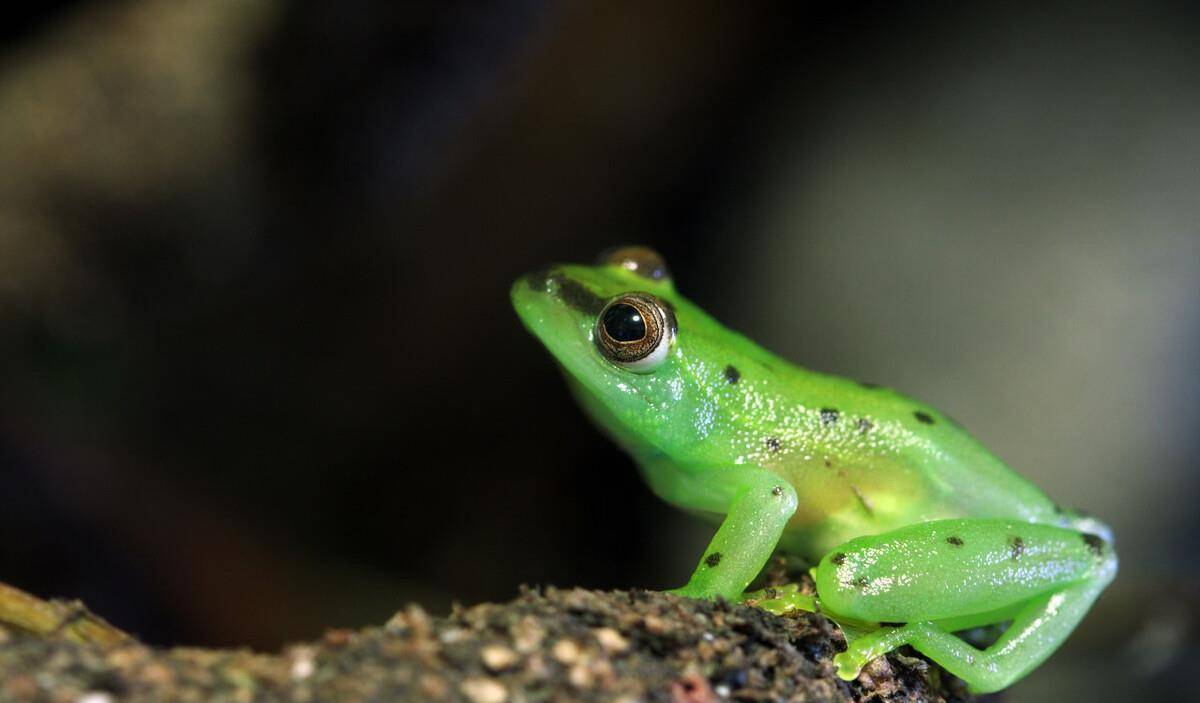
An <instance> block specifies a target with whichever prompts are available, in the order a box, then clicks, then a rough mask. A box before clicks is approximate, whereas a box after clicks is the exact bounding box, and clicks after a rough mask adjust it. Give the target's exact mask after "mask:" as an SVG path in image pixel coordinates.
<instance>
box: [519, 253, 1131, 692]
mask: <svg viewBox="0 0 1200 703" xmlns="http://www.w3.org/2000/svg"><path fill="white" fill-rule="evenodd" d="M628 292H642V293H647V294H650V295H652V296H655V297H657V298H658V299H659V300H661V301H665V302H666V303H668V304H669V305H670V306H672V307H673V308H674V312H675V316H676V319H677V321H678V327H677V328H678V333H677V335H676V336H675V338H674V343H673V345H672V346H671V348H670V351H669V352H668V355H667V358H666V360H665V361H664V362H663V363H662V364H661V365H659V366H657V367H656V368H654V369H653V370H652V371H649V372H635V371H631V370H629V369H627V368H624V367H622V366H619V365H617V364H615V363H613V362H612V361H610V360H609V359H608V358H607V357H606V356H605V355H604V354H603V353H602V351H601V350H600V348H599V347H598V346H597V344H596V342H595V335H596V325H597V316H598V315H599V312H600V307H601V306H603V305H604V304H605V303H606V302H607V301H609V300H611V299H612V298H614V297H615V296H618V295H620V294H624V293H628ZM512 300H513V304H514V307H515V308H516V310H517V313H518V315H519V316H520V318H521V320H522V321H523V323H524V324H525V326H526V327H527V328H528V329H529V330H530V331H531V332H532V333H533V334H534V335H535V336H536V337H537V338H538V339H539V340H540V341H541V342H542V343H543V344H544V345H545V346H546V348H547V349H548V350H549V351H550V353H551V354H552V355H553V356H554V358H555V359H556V360H557V361H558V363H559V365H560V366H561V367H562V369H563V372H564V375H565V376H566V378H567V381H568V384H569V385H570V387H571V389H572V391H573V392H574V394H575V396H576V398H577V399H578V401H579V403H580V404H581V405H582V407H583V408H584V409H585V411H586V412H587V413H588V414H589V415H590V416H591V417H592V419H593V420H594V421H595V422H596V423H597V424H598V425H599V426H600V427H601V428H602V429H603V430H605V431H606V432H607V433H608V434H609V435H610V436H611V437H612V438H613V439H614V440H615V441H616V442H618V443H619V444H620V445H621V446H622V447H623V448H624V449H625V450H626V451H627V452H628V453H629V454H630V455H632V456H633V458H634V459H635V461H636V462H637V464H638V466H639V468H640V469H641V472H642V475H643V477H644V478H645V480H646V482H647V483H648V484H649V486H650V487H651V489H652V490H653V491H654V492H655V493H656V494H657V495H658V496H659V497H661V498H662V499H663V500H666V501H667V502H669V503H671V504H673V505H676V506H678V507H680V508H682V509H685V510H688V511H690V512H694V513H698V514H701V515H706V516H710V517H712V518H713V519H714V520H715V521H717V522H719V523H720V527H719V528H718V529H717V532H716V535H715V536H714V537H713V539H712V541H711V543H710V544H709V546H708V549H706V550H705V552H704V555H703V556H702V557H701V559H700V563H699V565H698V566H697V567H696V570H695V572H694V573H693V574H692V576H691V578H690V579H689V580H688V582H687V584H686V585H684V586H683V587H682V588H679V589H676V590H675V591H673V592H674V593H677V594H678V595H681V596H688V597H694V598H716V597H721V598H725V599H728V600H742V599H746V598H747V597H748V596H749V595H750V594H747V593H746V592H745V590H746V587H747V586H748V585H749V584H750V582H751V581H752V580H753V579H754V578H756V576H757V575H758V574H759V572H760V571H761V570H762V568H763V566H764V564H765V563H766V561H767V560H768V558H769V557H770V556H771V554H772V553H773V551H774V550H775V549H776V548H777V547H778V548H780V549H782V550H783V551H785V552H788V553H791V554H795V555H798V556H800V557H802V558H804V559H806V560H807V561H808V562H809V563H811V564H816V566H815V567H814V568H813V576H814V579H815V583H816V591H817V595H816V597H815V598H814V597H813V596H806V595H803V594H800V593H798V592H797V591H796V589H795V588H791V589H788V590H786V591H785V592H784V593H782V594H771V596H772V597H768V598H767V599H765V600H763V601H760V602H759V603H758V604H759V605H760V606H763V607H766V608H767V609H769V610H772V611H774V612H779V613H782V612H786V611H788V610H793V609H803V610H818V609H819V611H820V612H821V613H823V614H825V615H827V616H828V617H830V618H831V619H832V620H834V621H835V622H837V623H838V624H839V625H841V626H842V629H843V631H844V632H845V633H846V637H847V643H848V649H847V651H845V652H843V653H841V654H839V655H838V656H837V657H836V659H835V662H836V664H837V666H838V673H839V675H841V676H842V677H843V678H845V679H848V680H849V679H853V678H854V677H856V676H857V675H858V673H859V671H860V670H861V668H862V667H863V666H864V665H865V664H866V663H867V662H869V661H870V660H871V659H873V658H875V657H878V656H881V655H883V654H886V653H887V652H889V651H891V650H893V649H896V648H898V647H900V646H902V645H905V644H908V645H910V646H912V647H913V648H915V649H917V650H918V651H920V652H922V653H923V654H925V655H926V656H927V657H929V658H930V659H932V660H934V661H936V662H937V663H938V664H940V665H942V666H943V667H944V668H945V669H947V670H948V671H950V672H951V673H953V674H955V675H956V676H958V677H960V678H962V679H963V680H964V681H966V682H967V684H968V685H969V686H970V687H971V689H972V690H974V691H976V692H980V693H985V692H990V691H996V690H999V689H1001V688H1004V687H1006V686H1008V685H1009V684H1011V683H1012V682H1014V681H1016V680H1018V679H1020V678H1021V677H1023V676H1024V675H1025V674H1027V673H1029V672H1030V671H1031V670H1032V669H1033V668H1034V667H1036V666H1037V665H1038V664H1040V663H1041V662H1042V661H1043V660H1044V659H1045V658H1046V657H1048V656H1049V655H1050V654H1051V653H1052V652H1053V651H1054V650H1055V649H1057V648H1058V646H1059V645H1060V644H1062V642H1063V641H1064V640H1065V639H1066V637H1067V636H1068V635H1069V634H1070V633H1071V631H1072V630H1073V629H1074V628H1075V626H1076V624H1077V623H1078V622H1079V621H1080V619H1082V617H1083V616H1084V614H1085V613H1086V612H1087V611H1088V609H1089V608H1090V607H1091V604H1092V602H1093V601H1094V600H1095V599H1096V597H1097V596H1098V595H1099V594H1100V592H1101V591H1103V590H1104V588H1105V587H1106V586H1107V585H1108V584H1109V583H1110V582H1111V581H1112V579H1113V577H1114V576H1115V575H1116V571H1117V557H1116V553H1115V551H1114V550H1113V548H1112V538H1111V532H1110V531H1109V530H1108V528H1107V527H1106V526H1105V525H1104V524H1103V523H1100V522H1099V521H1097V520H1095V519H1093V518H1090V517H1084V516H1081V515H1078V514H1075V513H1072V512H1069V511H1066V510H1064V509H1062V508H1060V507H1058V506H1057V505H1056V504H1055V503H1054V502H1053V501H1051V500H1050V499H1049V498H1047V497H1046V496H1045V494H1043V493H1042V492H1041V491H1040V490H1039V489H1038V488H1037V487H1035V486H1033V485H1032V484H1031V483H1029V482H1028V481H1026V480H1025V479H1023V478H1022V477H1020V476H1018V475H1017V474H1016V473H1014V472H1013V471H1012V470H1011V469H1009V468H1008V467H1007V466H1005V465H1004V463H1003V462H1001V461H1000V460H999V459H998V458H996V457H995V456H994V455H993V454H992V453H990V452H989V451H988V450H987V449H986V448H984V447H983V446H982V445H981V444H980V443H979V442H978V441H976V440H975V439H974V438H972V437H971V436H970V435H969V434H968V433H967V432H966V431H965V430H964V429H963V428H962V427H961V426H959V425H958V424H957V423H956V422H954V421H953V420H951V419H950V418H948V417H947V416H945V415H943V414H941V413H939V412H938V411H937V410H935V409H933V408H931V407H929V406H928V405H925V404H923V403H920V402H918V401H915V400H912V399H910V398H908V397H905V396H903V395H901V394H899V393H896V392H894V391H892V390H889V389H886V388H879V387H875V386H870V385H867V384H862V383H858V382H856V381H852V380H848V379H844V378H839V377H836V376H831V375H826V374H822V373H817V372H814V371H809V370H807V369H803V368H800V367H797V366H795V365H793V364H791V363H789V362H787V361H785V360H783V359H781V358H779V357H778V356H775V355H774V354H772V353H770V352H768V351H766V350H764V349H763V348H761V347H759V346H758V345H756V344H755V343H754V342H752V341H750V340H749V339H747V338H746V337H744V336H742V335H740V334H738V333H736V332H733V331H731V330H729V329H728V328H726V327H724V326H722V325H721V324H720V323H718V322H717V321H716V320H714V319H713V318H711V317H709V316H708V315H707V314H706V313H705V312H704V311H703V310H701V309H700V308H698V307H696V306H695V305H693V304H692V303H691V302H689V301H688V300H687V299H685V298H683V297H682V296H680V295H679V294H678V293H676V292H675V289H674V285H673V283H672V282H671V280H670V279H669V278H663V279H660V280H653V279H651V278H649V277H647V276H645V275H640V274H639V273H638V272H636V271H633V270H629V269H627V268H624V267H622V266H620V265H616V264H602V265H597V266H575V265H561V266H554V267H550V268H548V269H545V270H542V271H539V272H537V273H533V274H530V275H528V276H525V277H524V278H522V279H520V280H518V281H517V282H516V283H515V284H514V286H513V288H512ZM733 370H736V373H734V372H733ZM1008 621H1011V623H1012V624H1011V625H1010V626H1009V627H1008V628H1007V629H1006V630H1005V631H1004V632H1003V634H1002V635H1000V637H999V639H998V640H997V641H995V642H994V643H993V644H991V645H990V646H988V647H987V648H986V649H978V648H976V647H974V646H972V645H970V644H967V643H966V642H964V641H963V640H962V639H960V638H959V637H958V636H956V635H955V634H953V633H954V632H955V631H958V630H962V629H967V628H972V627H978V626H983V625H989V624H997V623H1002V622H1008Z"/></svg>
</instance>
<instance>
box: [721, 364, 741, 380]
mask: <svg viewBox="0 0 1200 703" xmlns="http://www.w3.org/2000/svg"><path fill="white" fill-rule="evenodd" d="M725 380H726V381H728V382H729V383H730V384H734V383H737V382H738V381H740V380H742V372H741V371H738V370H737V367H736V366H734V365H733V364H729V365H728V366H726V367H725Z"/></svg>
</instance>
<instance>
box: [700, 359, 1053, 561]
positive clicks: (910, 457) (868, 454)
mask: <svg viewBox="0 0 1200 703" xmlns="http://www.w3.org/2000/svg"><path fill="white" fill-rule="evenodd" d="M742 351H743V353H742V354H740V355H739V356H738V363H739V364H740V365H738V366H734V365H727V367H726V368H725V369H722V373H723V374H724V375H725V376H726V381H727V388H725V389H724V390H725V392H726V393H727V397H725V398H724V399H723V403H722V405H723V406H724V407H725V410H726V422H725V427H724V428H723V429H722V430H718V431H717V432H714V433H713V435H714V436H712V437H710V438H708V441H709V447H710V448H711V447H712V446H713V444H712V443H713V442H717V443H720V444H722V445H724V447H725V450H724V453H725V454H726V455H727V456H729V457H730V458H731V460H732V461H733V462H734V463H743V464H745V463H752V464H757V465H760V466H762V467H764V468H766V469H768V470H770V471H772V472H775V473H777V474H779V475H780V476H781V477H783V478H784V479H786V480H787V481H788V482H789V483H790V484H792V486H793V487H794V488H795V489H796V492H797V494H798V495H799V500H800V505H799V509H798V510H797V512H796V514H795V516H794V517H793V518H792V520H791V522H790V523H789V524H788V528H787V531H786V533H785V535H784V541H783V544H784V546H785V547H788V548H790V549H791V550H792V551H796V552H798V553H800V554H802V555H805V556H810V557H813V558H816V557H819V556H820V555H821V554H823V553H824V552H825V551H827V550H829V549H832V548H833V547H834V546H836V545H838V544H840V543H842V542H844V541H846V540H848V539H851V538H853V537H858V536H861V535H865V534H877V533H880V532H885V531H888V530H891V529H895V528H897V527H902V526H904V525H908V524H912V523H917V522H924V521H928V520H936V519H941V518H953V517H996V518H1012V519H1017V520H1022V521H1031V522H1044V523H1061V522H1063V517H1062V515H1061V514H1060V513H1059V511H1058V509H1057V508H1056V506H1055V505H1054V503H1053V502H1052V501H1051V500H1049V499H1048V498H1047V497H1046V496H1045V494H1043V493H1042V492H1041V491H1040V490H1039V489H1038V488H1037V487H1035V486H1034V485H1032V484H1031V483H1029V482H1028V481H1026V480H1025V479H1024V478H1022V477H1021V476H1019V475H1018V474H1017V473H1015V472H1014V471H1012V470H1011V469H1010V468H1008V467H1007V466H1006V465H1005V464H1004V463H1003V462H1002V461H1000V459H998V458H997V457H996V456H995V455H993V454H992V453H991V452H990V451H988V450H987V449H986V448H985V447H984V446H983V445H982V444H980V443H979V442H978V441H977V440H976V439H974V438H973V437H972V436H971V435H970V434H969V433H968V432H967V431H966V430H965V429H964V428H963V427H962V426H961V425H959V424H958V423H957V422H955V421H954V420H952V419H950V418H949V417H948V416H946V415H944V414H942V413H940V412H938V411H937V410H936V409H934V408H932V407H930V406H928V405H926V404H924V403H921V402H919V401H916V400H913V399H912V398H909V397H907V396H904V395H902V394H900V393H897V392H896V391H893V390H891V389H889V388H884V387H879V386H876V385H873V384H867V383H860V382H857V381H852V380H849V379H845V378H841V377H837V376H831V375H827V374H822V373H817V372H813V371H809V370H807V369H803V368H800V367H797V366H794V365H792V364H790V363H789V362H787V361H785V360H783V359H780V358H778V357H776V356H774V355H773V354H771V353H770V352H767V351H765V350H763V349H761V348H760V347H757V346H747V347H742ZM709 363H711V361H710V362H709ZM697 371H698V372H704V371H702V370H700V369H697ZM707 373H712V370H711V369H710V370H708V371H707ZM730 379H735V380H732V381H731V380H730Z"/></svg>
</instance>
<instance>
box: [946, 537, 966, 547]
mask: <svg viewBox="0 0 1200 703" xmlns="http://www.w3.org/2000/svg"><path fill="white" fill-rule="evenodd" d="M946 544H950V545H953V546H955V547H961V546H963V541H962V537H955V536H953V535H951V536H950V537H947V538H946Z"/></svg>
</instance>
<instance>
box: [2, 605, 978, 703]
mask: <svg viewBox="0 0 1200 703" xmlns="http://www.w3.org/2000/svg"><path fill="white" fill-rule="evenodd" d="M15 594H20V592H19V591H15V590H13V589H6V590H3V591H0V603H5V604H7V609H5V608H3V607H0V620H3V621H5V622H6V623H7V624H6V625H5V626H4V627H3V628H2V629H0V700H3V701H21V702H24V701H64V702H65V701H71V702H83V701H86V703H110V702H113V701H130V702H143V701H146V702H148V701H239V702H248V701H350V702H352V701H367V700H370V701H467V702H469V703H508V702H510V701H511V702H514V703H516V702H520V701H568V700H569V701H622V702H623V703H633V702H634V701H646V702H650V701H674V702H679V703H688V702H695V703H701V702H704V701H723V700H735V701H866V700H876V701H964V700H969V699H970V696H969V695H967V694H966V692H965V689H964V687H963V685H962V683H961V682H960V681H958V680H957V679H954V678H953V677H951V676H949V675H947V674H945V673H944V672H942V671H941V670H940V669H938V668H937V667H936V666H935V665H932V664H930V663H928V662H926V661H925V660H923V659H918V658H914V657H909V656H904V655H900V654H893V655H890V656H888V657H887V658H886V659H881V660H877V661H876V662H874V663H873V664H872V665H871V666H870V667H868V669H867V670H866V671H864V672H863V674H862V675H861V676H860V677H859V678H858V680H856V681H853V682H845V681H842V680H840V679H838V678H837V677H836V676H835V675H834V669H833V665H832V663H831V657H832V656H833V654H834V653H836V651H837V650H838V649H839V648H840V647H841V646H842V638H841V635H840V634H839V633H838V630H837V628H836V627H834V626H833V625H831V624H830V623H829V621H828V620H826V619H825V618H823V617H821V616H819V615H808V614H803V615H798V616H796V617H777V616H774V615H771V614H769V613H766V612H764V611H762V610H759V609H756V608H752V607H746V606H741V605H731V604H728V603H723V602H705V601H694V600H686V599H680V598H676V597H674V596H670V595H666V594H662V593H655V592H649V591H607V592H606V591H589V590H584V589H574V590H560V589H556V588H546V589H523V590H522V592H521V594H520V595H519V596H518V597H517V598H516V599H514V600H513V601H511V602H508V603H499V604H494V603H485V604H482V605H477V606H474V607H471V608H465V609H462V608H460V609H456V610H455V611H454V612H452V613H451V614H450V615H449V616H447V617H432V616H430V615H428V614H426V613H425V612H424V611H423V610H422V609H421V608H420V607H419V606H416V605H410V606H408V607H407V608H406V609H405V610H403V611H401V612H399V613H397V614H396V615H395V616H394V617H392V619H391V620H389V621H388V622H387V623H386V624H384V625H383V626H382V627H371V628H366V629H363V630H329V631H328V632H326V633H325V635H324V636H323V637H322V638H321V639H319V640H317V641H315V642H309V643H304V644H296V645H292V646H289V647H287V648H285V649H284V650H283V651H282V652H280V653H278V654H261V653H255V652H250V651H245V650H215V649H194V648H176V649H158V648H154V647H148V646H145V645H143V644H140V643H138V642H137V641H136V640H135V639H134V638H132V637H128V636H125V635H124V633H122V632H120V631H119V630H117V629H115V628H112V627H111V626H109V625H107V624H106V623H104V621H103V620H101V619H100V618H98V617H96V616H94V615H92V614H91V613H89V612H87V611H86V609H84V608H83V607H82V606H81V605H79V604H77V603H62V602H44V601H38V600H36V599H32V600H23V599H27V598H30V597H29V596H26V595H24V594H20V595H15ZM30 607H32V610H29V608H30ZM22 613H33V614H34V615H35V616H36V617H34V618H33V619H30V618H29V617H25V616H24V615H22Z"/></svg>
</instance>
